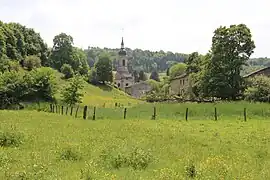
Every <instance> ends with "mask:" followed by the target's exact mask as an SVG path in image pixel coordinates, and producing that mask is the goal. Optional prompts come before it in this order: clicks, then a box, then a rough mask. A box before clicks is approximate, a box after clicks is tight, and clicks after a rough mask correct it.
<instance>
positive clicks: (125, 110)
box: [124, 108, 127, 119]
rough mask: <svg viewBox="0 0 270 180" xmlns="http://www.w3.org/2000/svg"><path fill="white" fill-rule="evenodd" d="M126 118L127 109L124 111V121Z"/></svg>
mask: <svg viewBox="0 0 270 180" xmlns="http://www.w3.org/2000/svg"><path fill="white" fill-rule="evenodd" d="M126 116H127V108H125V109H124V119H126Z"/></svg>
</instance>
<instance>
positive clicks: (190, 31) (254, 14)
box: [0, 0, 270, 57]
mask: <svg viewBox="0 0 270 180" xmlns="http://www.w3.org/2000/svg"><path fill="white" fill-rule="evenodd" d="M269 7H270V1H269V0H256V1H255V0H0V20H2V21H4V22H18V23H21V24H23V25H25V26H27V27H30V28H34V29H35V31H36V32H39V33H40V35H41V37H42V38H43V39H44V40H45V42H46V43H47V44H48V45H49V46H52V42H53V37H54V36H55V35H57V34H59V33H61V32H64V33H66V34H69V35H71V36H72V37H73V39H74V45H75V46H77V47H80V48H87V47H88V46H91V47H97V46H98V47H101V48H103V47H108V48H119V47H120V43H121V37H122V36H124V41H125V46H126V47H129V48H132V49H135V48H140V49H143V50H151V51H159V50H164V51H171V52H179V53H192V52H194V51H198V52H199V53H202V54H205V53H207V52H208V50H209V49H210V48H211V39H212V36H213V32H214V30H215V29H216V28H218V27H220V26H229V25H231V24H240V23H244V24H246V25H247V26H248V27H249V28H250V30H251V33H252V38H253V40H254V41H255V45H256V48H255V50H254V54H253V55H252V57H270V11H269ZM122 29H124V31H122Z"/></svg>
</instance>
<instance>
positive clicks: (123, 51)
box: [118, 37, 127, 56]
mask: <svg viewBox="0 0 270 180" xmlns="http://www.w3.org/2000/svg"><path fill="white" fill-rule="evenodd" d="M118 54H119V55H120V56H121V55H122V56H126V55H127V52H126V50H125V47H124V38H123V37H122V41H121V49H120V51H119V52H118Z"/></svg>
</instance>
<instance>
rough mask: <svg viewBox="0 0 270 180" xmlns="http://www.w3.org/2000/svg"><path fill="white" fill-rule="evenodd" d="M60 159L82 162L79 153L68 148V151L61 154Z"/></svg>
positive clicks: (65, 150)
mask: <svg viewBox="0 0 270 180" xmlns="http://www.w3.org/2000/svg"><path fill="white" fill-rule="evenodd" d="M60 159H61V160H67V161H78V160H81V159H82V157H81V156H80V154H79V153H78V152H76V151H74V150H72V149H70V148H68V149H64V150H63V151H62V152H61V153H60Z"/></svg>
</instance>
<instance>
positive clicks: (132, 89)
mask: <svg viewBox="0 0 270 180" xmlns="http://www.w3.org/2000/svg"><path fill="white" fill-rule="evenodd" d="M151 90H152V87H151V85H150V84H149V83H147V82H146V81H141V82H138V83H135V84H133V85H131V86H128V87H126V93H127V94H130V95H131V96H133V97H135V98H141V97H143V96H144V95H146V93H147V92H149V91H151Z"/></svg>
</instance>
